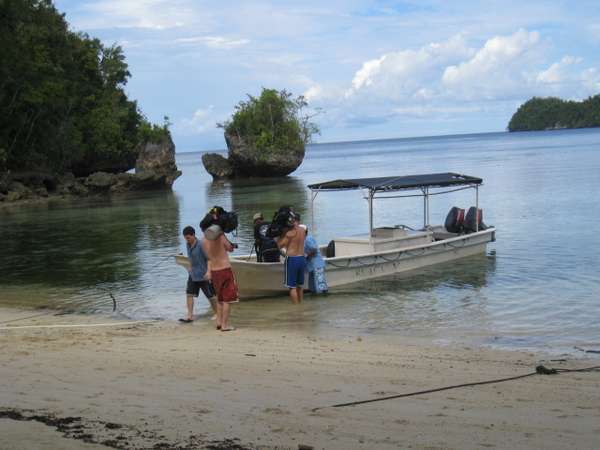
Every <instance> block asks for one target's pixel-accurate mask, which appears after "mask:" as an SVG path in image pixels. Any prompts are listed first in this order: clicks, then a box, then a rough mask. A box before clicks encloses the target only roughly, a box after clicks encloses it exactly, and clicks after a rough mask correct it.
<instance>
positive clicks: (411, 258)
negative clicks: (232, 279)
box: [176, 227, 496, 299]
mask: <svg viewBox="0 0 600 450" xmlns="http://www.w3.org/2000/svg"><path fill="white" fill-rule="evenodd" d="M495 231H496V230H495V228H493V227H492V228H488V229H486V230H484V231H479V232H476V233H471V234H465V235H459V236H456V237H451V238H448V239H444V240H440V241H434V242H429V243H425V244H419V245H414V246H410V247H403V248H399V249H393V250H386V251H381V252H376V253H365V254H357V255H351V256H338V257H334V258H325V262H326V267H325V272H326V276H327V283H328V285H329V288H330V289H333V290H335V288H336V287H337V286H343V285H347V284H351V283H355V282H357V281H361V280H367V279H372V278H377V277H382V276H387V275H393V274H396V273H401V272H407V271H410V270H415V269H419V268H422V267H426V266H431V265H435V264H441V263H445V262H449V261H454V260H456V259H459V258H464V257H467V256H472V255H476V254H480V253H484V252H485V250H486V245H487V244H488V243H489V242H492V241H494V240H495ZM176 262H177V263H178V264H180V265H182V266H184V267H186V268H187V267H189V262H188V259H187V257H185V256H182V255H178V256H176ZM231 266H232V268H233V271H234V273H235V276H236V279H237V282H238V286H239V291H240V298H241V299H247V298H253V297H266V296H274V295H281V294H286V293H287V289H286V288H285V287H284V285H283V263H257V262H256V259H255V258H251V257H250V256H234V257H232V258H231Z"/></svg>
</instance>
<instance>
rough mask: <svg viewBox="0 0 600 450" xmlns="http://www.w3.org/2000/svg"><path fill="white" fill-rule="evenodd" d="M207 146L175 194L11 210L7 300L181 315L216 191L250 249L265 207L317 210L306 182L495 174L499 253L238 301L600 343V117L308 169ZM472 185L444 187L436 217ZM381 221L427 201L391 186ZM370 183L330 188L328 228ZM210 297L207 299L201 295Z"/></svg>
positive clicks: (344, 222)
mask: <svg viewBox="0 0 600 450" xmlns="http://www.w3.org/2000/svg"><path fill="white" fill-rule="evenodd" d="M200 156H201V155H200V154H199V153H191V154H181V155H178V165H179V167H180V169H181V170H183V176H182V177H181V178H180V179H179V180H178V181H177V182H176V184H175V186H174V192H173V193H169V194H164V193H161V194H149V195H143V196H134V197H128V198H123V197H120V198H114V199H112V200H104V201H83V200H80V201H77V202H72V203H65V202H54V203H50V204H49V205H47V206H46V205H45V206H35V207H24V206H23V207H17V208H12V209H10V210H1V211H0V249H1V252H2V253H1V257H0V304H7V305H27V306H40V305H50V306H54V307H59V308H64V309H72V310H76V311H85V312H98V311H101V312H110V311H111V309H112V301H111V299H110V297H109V295H108V292H107V290H110V291H111V292H113V293H114V295H115V297H116V298H117V300H118V306H119V313H120V314H124V315H127V316H129V317H138V318H145V317H162V318H169V319H172V318H176V317H179V316H180V315H181V314H182V312H183V301H184V295H183V289H184V286H185V280H186V273H185V271H184V270H183V269H181V268H180V267H178V266H175V265H174V264H173V263H172V261H171V259H170V258H169V255H171V254H173V253H176V252H179V251H182V250H183V240H182V238H181V237H180V232H181V229H182V228H183V227H184V226H185V225H188V224H191V225H194V226H197V224H198V221H199V219H200V218H201V216H202V215H203V213H204V212H205V211H206V210H207V209H208V207H210V206H211V205H213V204H220V205H223V206H224V207H226V208H228V209H229V208H233V209H235V210H236V211H237V212H238V213H239V215H240V220H241V225H242V226H241V227H240V230H239V233H238V236H237V237H236V239H237V240H238V242H239V243H240V249H241V251H248V249H249V247H250V242H251V239H252V231H251V224H250V222H251V217H252V215H253V214H254V213H255V212H256V211H262V212H263V213H264V214H265V215H266V216H269V215H271V214H272V212H273V211H274V210H275V209H276V208H277V207H278V206H279V205H281V204H293V205H294V206H295V207H296V209H297V210H299V211H300V212H301V213H302V214H303V216H304V221H305V222H306V223H308V224H311V214H310V197H309V195H308V192H307V191H306V189H305V186H306V184H309V183H312V182H316V181H325V180H328V179H334V178H343V177H367V176H384V175H396V174H401V175H402V174H415V173H432V172H446V171H455V172H461V173H465V174H469V175H475V176H480V177H482V178H483V179H484V182H485V186H484V187H483V188H482V189H481V190H480V194H481V195H480V204H481V206H482V207H483V208H484V221H485V222H486V223H491V224H494V225H495V226H496V227H497V229H498V231H497V242H495V243H493V244H491V245H490V246H489V248H488V253H487V255H482V256H481V257H475V258H468V259H465V260H462V261H460V262H459V263H456V264H451V265H445V266H439V267H434V268H430V269H427V270H425V271H423V272H420V273H419V274H411V275H410V276H406V275H404V276H402V277H393V278H387V279H383V280H375V281H370V282H368V283H362V284H360V285H357V286H351V287H349V288H346V289H344V290H342V291H340V292H337V293H334V294H331V295H329V296H328V297H327V298H319V299H308V301H307V302H306V303H305V304H304V305H302V306H301V307H297V308H294V307H292V306H291V305H289V304H288V303H287V302H286V301H283V299H282V298H275V299H265V300H258V301H252V302H246V303H243V304H240V305H238V307H237V308H236V309H237V310H236V318H237V321H238V323H241V324H243V325H244V326H256V327H264V326H280V327H286V328H288V327H303V328H309V329H314V330H315V332H316V331H322V330H334V331H335V330H341V331H343V332H350V333H363V332H373V333H378V332H382V333H395V334H402V335H410V336H425V337H434V338H435V339H437V340H440V341H449V342H456V341H459V342H475V343H489V344H491V345H497V346H506V347H527V348H544V349H546V350H556V351H569V350H572V349H573V346H574V345H579V346H583V347H592V346H595V348H599V347H600V320H599V319H600V298H599V297H600V296H599V294H600V281H599V277H598V270H599V269H600V257H599V256H598V248H600V233H599V231H600V230H599V228H600V227H599V226H598V223H600V220H599V219H600V196H599V195H598V191H599V189H600V130H570V131H552V132H533V133H511V134H508V133H493V134H478V135H463V136H450V137H434V138H417V139H396V140H385V141H370V142H352V143H336V144H322V145H314V146H311V147H310V148H309V149H308V152H307V156H306V159H305V161H304V163H303V165H302V166H301V168H300V169H299V170H298V171H297V172H296V173H294V175H293V176H292V177H288V178H285V179H277V180H269V181H264V180H246V181H239V182H224V183H212V182H211V180H210V177H209V176H208V174H206V172H205V171H204V169H203V167H202V164H201V161H200ZM472 204H474V195H473V193H472V192H469V191H467V192H458V193H455V194H451V195H450V196H440V197H435V198H433V199H432V202H431V222H432V223H441V222H443V220H444V217H445V215H446V213H447V211H448V209H449V208H450V207H451V206H453V205H457V206H461V207H468V206H471V205H472ZM375 215H376V224H377V223H378V224H382V225H383V224H397V223H404V224H407V225H411V226H422V200H421V199H402V200H382V201H380V202H379V203H376V205H375ZM367 227H368V218H367V205H366V202H365V201H364V200H363V199H362V198H361V196H360V194H359V193H358V192H348V193H332V194H320V195H319V196H318V197H317V200H316V203H315V211H314V229H313V230H312V231H313V232H314V234H315V235H316V237H317V239H318V240H319V241H321V242H322V243H326V242H327V241H329V239H331V238H333V237H334V236H335V235H339V234H345V235H347V234H353V233H360V232H365V231H366V229H367ZM199 306H200V310H201V311H202V310H204V309H205V308H206V304H205V302H203V301H201V302H200V303H199Z"/></svg>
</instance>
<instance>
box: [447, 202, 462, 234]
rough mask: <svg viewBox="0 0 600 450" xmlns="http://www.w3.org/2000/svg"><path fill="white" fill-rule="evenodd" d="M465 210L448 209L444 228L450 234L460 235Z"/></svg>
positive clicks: (455, 207) (454, 207) (457, 208)
mask: <svg viewBox="0 0 600 450" xmlns="http://www.w3.org/2000/svg"><path fill="white" fill-rule="evenodd" d="M464 220H465V210H464V209H461V208H459V207H457V206H453V207H452V208H450V211H449V212H448V215H447V216H446V222H444V227H445V228H446V230H447V231H449V232H450V233H461V232H462V231H463V228H464Z"/></svg>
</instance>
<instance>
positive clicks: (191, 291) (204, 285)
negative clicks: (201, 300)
mask: <svg viewBox="0 0 600 450" xmlns="http://www.w3.org/2000/svg"><path fill="white" fill-rule="evenodd" d="M200 289H202V292H203V293H204V295H205V296H206V298H212V297H214V296H215V288H213V285H212V282H211V281H210V280H202V281H193V280H192V277H188V281H187V286H186V288H185V293H186V294H187V295H193V296H194V297H198V294H199V293H200Z"/></svg>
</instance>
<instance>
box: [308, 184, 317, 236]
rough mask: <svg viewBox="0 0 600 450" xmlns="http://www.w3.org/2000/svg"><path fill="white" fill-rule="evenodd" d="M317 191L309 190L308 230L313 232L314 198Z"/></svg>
mask: <svg viewBox="0 0 600 450" xmlns="http://www.w3.org/2000/svg"><path fill="white" fill-rule="evenodd" d="M318 194H319V191H313V190H312V189H311V190H310V230H311V233H313V234H314V233H315V199H316V198H317V195H318Z"/></svg>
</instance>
